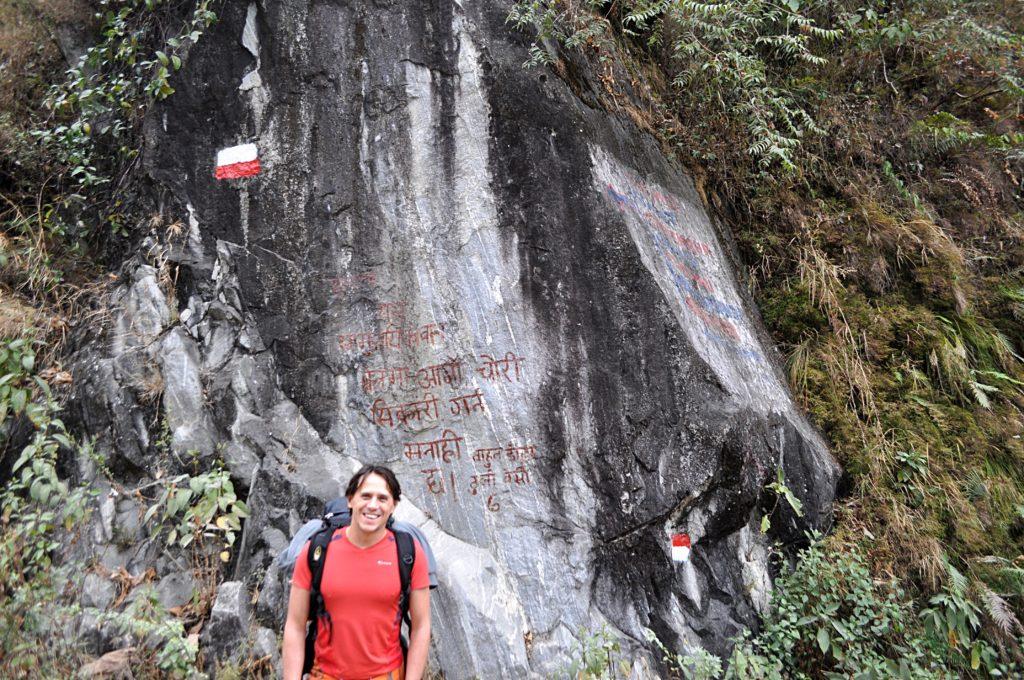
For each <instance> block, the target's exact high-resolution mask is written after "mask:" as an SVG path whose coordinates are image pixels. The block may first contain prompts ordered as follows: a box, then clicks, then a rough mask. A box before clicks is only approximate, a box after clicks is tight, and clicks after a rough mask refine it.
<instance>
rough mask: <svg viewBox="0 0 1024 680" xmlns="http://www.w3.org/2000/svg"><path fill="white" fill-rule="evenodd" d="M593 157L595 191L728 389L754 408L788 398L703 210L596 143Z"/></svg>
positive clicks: (781, 402)
mask: <svg viewBox="0 0 1024 680" xmlns="http://www.w3.org/2000/svg"><path fill="white" fill-rule="evenodd" d="M591 156H592V159H593V162H594V181H595V184H596V185H597V188H598V190H599V191H600V193H601V194H602V195H603V196H604V198H605V200H606V201H607V202H608V203H609V204H610V205H611V206H613V207H614V209H615V210H616V211H618V212H619V213H620V214H621V215H623V217H624V218H625V221H626V224H627V226H628V228H629V231H630V234H631V235H632V237H633V240H634V241H635V242H636V244H637V248H638V249H639V251H640V255H641V258H642V260H643V261H644V264H645V265H646V266H647V268H648V269H649V270H650V271H651V272H652V273H653V274H654V275H655V278H656V280H657V282H658V285H659V286H660V287H661V288H662V291H663V292H664V293H665V295H666V297H667V298H668V299H669V300H670V301H671V302H672V306H673V308H674V310H675V312H676V314H677V315H678V316H679V318H680V322H681V325H682V327H683V329H684V330H685V331H686V333H687V334H688V335H689V337H690V340H691V342H692V343H693V345H694V346H695V347H696V348H697V351H698V352H699V353H700V354H701V357H702V358H703V359H704V360H705V361H707V363H708V364H709V365H710V366H711V368H712V369H713V370H714V371H715V373H716V374H718V376H719V378H720V379H721V380H722V382H723V384H724V385H726V386H727V387H728V389H730V390H731V391H732V392H734V393H735V394H737V395H741V396H746V397H747V400H748V401H749V403H751V404H752V405H754V406H755V407H756V408H758V409H759V410H770V409H774V408H782V407H784V405H786V404H788V399H787V397H786V393H785V391H784V389H783V387H782V385H781V383H780V382H779V380H778V378H777V377H776V375H775V374H774V372H773V370H772V368H771V366H770V365H769V364H768V362H767V360H766V358H765V356H764V352H763V351H762V348H761V343H760V340H759V339H758V337H757V335H756V334H755V332H754V330H753V325H752V324H751V322H750V320H749V319H748V318H747V314H746V311H745V310H744V308H743V304H742V302H741V299H740V296H739V293H738V292H737V290H736V284H735V281H734V280H733V278H732V276H731V275H730V273H729V271H728V270H727V269H726V268H725V266H724V263H725V262H726V261H727V260H726V258H725V256H724V253H723V251H722V248H721V246H720V245H719V243H718V236H717V234H716V233H715V230H714V228H713V227H712V225H711V223H710V222H709V221H708V220H707V219H705V218H704V217H703V215H704V212H703V210H701V209H695V208H696V206H690V205H688V201H687V200H685V199H682V198H680V197H679V196H678V195H676V194H675V193H672V192H670V191H668V190H666V189H665V188H663V187H662V186H660V185H659V184H657V183H654V182H651V181H648V180H645V179H643V178H641V177H639V176H638V175H637V174H636V173H635V172H633V171H632V170H630V169H629V168H626V167H624V166H622V165H621V164H619V163H618V161H616V160H615V159H613V158H611V157H609V156H608V155H607V154H605V153H604V152H603V151H601V150H600V149H593V150H592V152H591ZM692 202H693V199H689V203H692Z"/></svg>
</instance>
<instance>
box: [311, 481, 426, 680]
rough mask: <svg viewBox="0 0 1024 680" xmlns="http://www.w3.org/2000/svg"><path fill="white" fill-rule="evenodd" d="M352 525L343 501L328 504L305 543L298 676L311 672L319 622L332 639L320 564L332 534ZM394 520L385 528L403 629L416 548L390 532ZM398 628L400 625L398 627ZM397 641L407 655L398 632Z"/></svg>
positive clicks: (405, 536) (398, 533)
mask: <svg viewBox="0 0 1024 680" xmlns="http://www.w3.org/2000/svg"><path fill="white" fill-rule="evenodd" d="M351 521H352V513H351V512H350V511H349V509H348V504H347V502H346V501H345V499H344V498H339V499H336V500H333V501H331V502H330V503H328V504H327V507H326V508H324V516H323V526H322V527H321V528H320V530H319V531H317V532H316V533H315V534H313V537H312V538H310V539H309V553H308V554H307V555H306V562H307V564H308V565H309V573H310V574H311V576H312V579H311V582H310V587H309V621H308V623H307V624H306V656H305V659H304V661H303V664H302V674H303V675H305V674H306V673H309V672H310V671H311V670H312V669H313V655H314V654H315V650H316V634H317V628H318V627H319V626H318V625H317V623H318V621H319V620H320V619H323V620H324V622H325V623H326V624H327V632H328V635H332V634H333V632H334V627H333V624H332V622H331V615H330V613H329V612H328V611H327V608H326V606H325V605H324V596H323V593H321V592H320V581H321V580H322V579H323V577H324V562H325V561H326V560H327V548H328V547H329V546H330V544H331V538H332V537H333V536H334V532H335V530H337V529H340V528H341V527H347V526H348V525H349V523H351ZM393 523H394V518H393V517H389V518H388V523H387V528H388V529H391V531H392V533H393V534H394V535H395V543H396V544H397V548H398V577H399V580H400V582H401V595H400V596H399V599H398V611H399V613H400V614H401V617H400V618H399V621H404V622H405V625H406V626H409V625H410V620H409V593H410V586H411V584H412V567H413V564H414V563H415V561H416V546H415V543H414V542H413V537H412V535H411V534H409V533H407V532H405V531H396V530H395V529H394V528H392V524H393ZM399 627H401V623H399ZM399 633H400V635H399V639H400V640H401V643H402V655H403V656H404V655H405V654H406V652H407V651H408V644H407V643H406V640H405V636H404V635H401V630H399Z"/></svg>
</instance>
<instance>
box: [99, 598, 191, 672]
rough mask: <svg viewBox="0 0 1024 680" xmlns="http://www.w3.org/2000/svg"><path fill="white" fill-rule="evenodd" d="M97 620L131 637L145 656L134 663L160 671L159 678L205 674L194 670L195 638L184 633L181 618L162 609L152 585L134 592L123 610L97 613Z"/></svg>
mask: <svg viewBox="0 0 1024 680" xmlns="http://www.w3.org/2000/svg"><path fill="white" fill-rule="evenodd" d="M97 620H98V621H99V623H101V624H108V623H109V624H112V625H113V626H114V627H115V628H116V629H117V630H118V631H119V632H120V633H121V634H122V635H129V636H131V638H132V639H133V640H134V642H135V644H136V645H137V647H138V650H139V651H140V652H141V654H142V655H144V656H145V657H146V658H143V659H141V660H138V661H137V662H136V663H137V664H139V665H142V666H143V667H150V668H153V669H155V670H157V671H159V673H160V676H161V677H168V678H200V677H206V676H205V675H201V674H200V673H199V672H198V671H197V669H196V655H197V654H198V652H199V644H198V641H197V639H196V638H194V637H190V636H188V635H186V634H185V627H184V625H183V624H182V622H181V620H180V619H177V618H175V617H173V616H171V615H170V614H169V613H168V612H167V610H166V609H164V608H163V606H162V605H161V604H160V601H159V599H158V598H157V595H156V592H155V590H154V589H153V588H151V587H147V588H144V589H140V590H139V591H137V593H136V594H135V596H134V599H133V600H132V601H131V603H130V604H129V605H128V606H127V607H126V608H125V609H124V610H123V611H106V612H99V613H98V616H97Z"/></svg>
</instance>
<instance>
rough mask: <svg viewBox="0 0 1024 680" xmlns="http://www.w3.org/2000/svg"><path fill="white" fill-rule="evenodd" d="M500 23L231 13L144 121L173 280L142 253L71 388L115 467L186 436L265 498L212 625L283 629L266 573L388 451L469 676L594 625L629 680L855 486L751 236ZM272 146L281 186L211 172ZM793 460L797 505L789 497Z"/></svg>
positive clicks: (289, 1)
mask: <svg viewBox="0 0 1024 680" xmlns="http://www.w3.org/2000/svg"><path fill="white" fill-rule="evenodd" d="M508 9H509V8H508V5H507V3H502V2H491V1H490V0H461V1H460V0H430V1H428V2H412V1H409V0H405V1H397V0H396V1H391V0H374V1H373V2H370V1H366V2H341V1H336V2H327V1H321V0H262V1H260V2H252V3H248V2H238V1H235V0H228V2H225V3H224V4H223V6H222V8H221V10H220V19H219V21H218V23H217V24H216V25H215V26H214V27H212V28H211V29H210V30H209V31H208V32H207V33H206V34H205V35H204V36H203V38H202V40H201V41H200V42H199V44H198V45H196V46H195V47H194V48H192V50H191V51H190V53H189V57H188V60H187V63H186V66H185V68H184V69H183V70H182V71H181V73H180V74H179V75H177V76H176V77H175V80H174V82H173V85H174V87H175V89H176V93H175V94H174V96H173V97H171V98H170V99H169V100H167V102H165V103H162V104H161V105H159V106H157V107H155V110H154V111H151V113H150V115H149V117H148V120H147V126H146V149H145V152H144V156H143V159H144V164H145V169H146V172H147V174H148V176H149V177H150V178H151V179H152V181H153V183H154V186H155V187H156V193H157V194H158V196H159V201H158V205H159V210H160V211H161V213H162V215H163V216H164V220H165V222H166V223H173V225H174V226H175V229H174V230H173V234H174V235H173V236H172V238H171V245H170V247H167V248H165V249H164V252H163V253H162V255H161V257H162V258H163V260H162V261H163V262H165V263H169V264H170V265H173V266H175V271H176V274H175V275H174V276H164V275H163V273H164V270H162V269H161V268H160V266H158V264H154V262H155V260H154V257H153V255H152V252H150V251H146V250H145V249H143V250H140V252H139V254H138V255H137V256H136V257H134V258H133V259H132V260H129V261H128V262H126V263H125V265H124V268H123V271H122V282H123V283H122V284H121V286H120V287H119V288H118V290H117V292H116V293H115V294H114V305H113V310H114V311H113V314H112V319H111V322H110V324H109V325H108V327H107V328H105V329H104V331H103V332H102V333H100V332H98V333H96V337H95V339H93V341H92V342H91V343H89V344H87V345H86V346H84V347H83V349H82V350H81V351H80V352H79V356H78V360H77V369H76V384H77V385H78V390H79V392H78V400H77V402H76V403H77V408H78V411H79V415H80V420H81V424H82V427H84V428H85V429H86V430H88V431H89V432H90V433H92V434H95V435H98V436H99V442H98V447H99V448H100V449H102V450H103V451H105V452H106V453H107V454H108V456H109V464H110V467H111V469H112V470H114V471H115V473H117V474H120V475H122V476H127V477H132V478H135V479H143V480H144V479H146V478H147V476H152V475H154V474H155V470H154V469H153V467H154V465H155V463H154V461H155V460H156V458H157V456H156V454H155V452H156V451H157V450H158V449H159V447H160V446H165V447H168V448H169V450H170V451H171V453H172V454H173V456H172V457H177V458H178V459H179V460H187V459H188V458H189V454H190V452H191V453H193V454H195V455H198V456H199V457H200V458H201V459H204V460H209V459H212V458H214V457H216V458H219V459H221V460H223V461H224V464H225V465H226V467H227V469H229V470H230V472H231V475H232V478H233V479H234V480H235V484H236V487H237V488H238V490H239V492H240V493H241V494H242V495H244V496H245V497H246V498H247V501H248V503H249V505H250V507H251V509H252V517H251V518H250V519H249V520H248V522H247V526H246V528H245V531H244V533H243V535H242V537H241V540H240V543H239V544H238V545H237V546H236V556H235V557H234V558H233V561H232V564H231V565H230V569H231V570H232V573H230V574H229V575H228V576H229V578H232V579H233V580H234V581H235V582H233V583H231V584H230V588H229V589H227V590H226V588H228V586H227V585H223V586H221V591H220V593H219V594H218V597H217V603H216V605H215V607H214V610H213V617H214V619H216V620H215V621H212V622H211V625H210V626H209V630H210V631H211V632H210V633H209V634H210V635H213V634H214V633H216V636H218V637H222V638H223V639H224V641H226V640H228V639H230V640H237V639H240V638H241V637H242V636H243V632H242V631H241V630H240V626H241V624H242V621H243V619H245V618H247V617H249V616H250V612H249V607H248V600H247V598H248V597H249V594H248V592H247V590H246V589H251V590H252V591H253V592H257V593H258V596H257V598H256V601H255V605H254V607H253V608H252V616H253V617H254V618H255V619H256V620H257V621H256V623H257V624H258V625H262V626H264V627H267V628H269V629H270V630H273V631H280V629H281V625H282V622H283V617H284V606H285V603H286V602H287V592H288V574H286V573H282V572H281V571H280V570H278V569H277V568H276V567H274V566H273V565H272V564H271V562H272V559H273V558H274V556H275V555H276V554H277V551H279V550H280V549H281V547H282V546H283V545H284V544H285V542H286V540H287V537H288V536H290V535H291V533H292V532H293V531H294V530H295V529H297V528H298V526H299V525H301V523H302V522H303V521H305V520H306V519H307V518H309V517H310V516H315V515H316V514H318V511H319V508H321V507H322V504H323V502H324V501H325V500H327V499H329V498H332V497H335V496H337V495H339V493H340V488H341V487H342V486H343V484H344V483H345V481H346V480H347V479H348V477H349V476H350V475H351V473H352V472H353V471H354V470H355V469H357V468H358V466H359V465H360V464H361V463H363V462H376V463H386V464H388V465H391V466H393V467H394V468H395V470H396V471H397V472H398V475H399V478H400V480H401V481H402V484H403V500H402V502H401V503H400V505H399V507H398V511H397V514H398V516H399V518H401V519H403V520H406V521H409V522H413V523H415V524H417V525H419V526H421V527H422V529H423V531H424V532H425V533H426V535H427V536H428V538H429V540H430V542H431V545H432V546H433V548H434V551H435V553H436V555H437V558H438V563H439V574H438V575H439V580H440V583H441V585H440V587H439V588H438V589H437V590H436V591H434V593H433V600H432V607H433V624H434V636H433V645H432V659H433V663H434V664H435V665H436V666H437V667H439V668H440V669H442V670H443V671H444V673H445V677H446V678H449V679H450V680H460V679H462V678H471V677H483V678H525V677H546V676H549V675H551V674H557V673H558V672H559V670H561V669H564V668H565V666H566V664H567V660H568V659H569V658H570V657H571V655H572V653H573V650H574V649H577V648H578V645H579V640H580V639H581V637H582V634H583V633H585V632H586V633H593V632H595V631H598V630H601V629H602V627H607V630H608V631H609V634H610V635H612V636H614V637H616V638H618V639H620V641H621V643H622V644H623V646H624V648H625V653H626V654H628V655H629V658H635V659H637V661H636V666H635V668H634V673H633V675H634V677H638V678H640V677H651V676H652V675H653V674H655V673H656V672H657V671H656V670H652V669H656V667H657V661H656V660H655V659H656V656H657V655H655V654H652V653H650V650H649V646H648V643H647V642H646V639H645V632H644V631H645V629H651V630H653V631H654V632H655V633H656V634H657V635H658V636H659V637H660V638H661V640H663V641H664V643H665V644H666V645H667V646H668V647H670V648H673V649H677V650H681V649H683V648H686V647H692V646H695V645H701V646H704V647H706V648H708V649H710V650H712V651H715V652H719V653H722V652H724V651H726V649H727V648H728V640H729V639H730V638H731V637H732V636H734V635H736V634H737V633H738V632H739V631H740V630H741V629H742V628H743V627H746V626H749V625H752V624H754V623H755V622H756V614H757V611H758V610H759V609H761V608H763V607H764V605H765V603H766V601H767V596H768V591H769V589H770V583H771V581H770V576H769V564H768V550H767V545H768V544H769V542H771V541H773V540H779V541H782V542H784V543H788V542H793V541H796V540H799V539H800V537H801V536H802V534H803V532H804V531H805V530H806V529H808V528H811V527H818V528H823V527H825V526H827V524H828V522H829V518H830V507H831V503H832V500H833V496H834V493H835V485H836V479H837V476H838V469H837V467H836V464H835V462H834V461H833V460H832V458H831V457H830V454H829V453H828V451H827V450H826V449H825V447H824V445H823V443H822V440H821V439H820V437H819V436H818V435H817V434H816V433H815V431H814V430H813V429H812V428H811V427H810V426H809V425H808V423H807V422H806V420H805V418H804V417H803V416H802V415H801V414H800V413H799V412H798V410H797V408H796V407H795V406H794V404H793V402H792V400H791V397H790V395H789V394H788V391H787V388H786V387H785V384H784V382H783V381H782V380H781V378H780V373H779V371H778V369H777V359H776V354H775V351H774V349H773V348H772V347H771V346H770V344H769V343H768V342H767V341H766V339H765V336H764V333H763V331H762V330H761V328H760V325H759V322H758V319H757V312H756V310H755V309H753V308H752V307H751V305H750V302H749V300H748V299H747V297H746V295H745V294H744V292H743V288H742V286H741V284H740V283H739V282H738V281H737V276H736V273H735V267H734V265H733V262H732V259H733V258H732V256H731V246H730V242H729V241H728V239H727V238H726V237H725V236H723V235H722V234H721V233H720V230H719V229H718V228H717V227H716V225H715V223H714V222H713V221H712V219H711V218H710V217H709V216H708V213H707V211H706V210H705V208H704V206H703V204H702V202H701V200H700V198H699V195H698V193H697V192H696V191H695V189H694V187H693V184H692V182H691V181H690V180H689V179H688V177H687V176H686V174H685V173H684V172H683V171H682V170H681V169H680V168H679V167H678V166H677V165H675V164H674V163H673V162H672V161H670V160H669V159H668V158H666V156H665V155H663V153H662V152H661V151H660V149H659V147H658V144H657V143H656V141H655V140H653V139H652V138H651V137H650V136H648V135H646V134H644V133H641V132H639V131H638V130H637V129H636V128H635V127H634V126H633V124H632V123H630V122H629V120H628V118H626V117H625V116H622V115H617V114H615V113H609V112H607V111H605V110H603V109H600V108H598V107H597V106H596V105H595V102H596V99H595V98H594V97H593V96H588V94H587V93H588V92H592V90H588V88H592V87H593V86H592V85H591V82H592V81H591V80H590V79H589V78H588V76H587V75H586V70H585V69H583V68H578V69H576V71H577V76H576V78H577V82H576V83H575V86H574V87H573V88H570V87H569V86H567V85H566V83H565V82H563V80H561V79H559V78H557V77H556V76H555V75H554V74H553V73H552V72H551V71H549V70H538V69H525V68H523V66H522V64H523V62H524V61H525V60H526V58H527V56H528V55H527V46H528V44H527V37H526V36H524V35H521V34H517V33H515V32H514V31H513V29H512V28H511V27H510V26H508V25H506V23H505V18H506V16H507V13H508ZM249 142H251V143H255V144H256V145H257V147H258V150H259V159H260V165H261V171H260V173H259V174H258V175H256V176H255V177H251V178H246V179H234V180H224V181H218V180H216V179H215V178H214V160H215V157H216V154H217V151H218V150H220V149H223V148H226V147H229V146H233V145H236V144H241V143H249ZM169 233H171V232H169ZM157 240H158V241H159V239H157ZM149 245H150V246H152V244H149ZM158 259H159V258H158ZM154 394H156V395H157V397H158V398H154ZM154 404H158V405H157V406H154ZM154 409H156V410H157V411H158V414H159V417H156V418H154V417H153V412H154ZM161 424H162V425H161ZM161 427H164V428H165V431H164V432H163V434H161ZM158 440H162V441H158ZM779 467H781V468H782V469H783V471H784V473H785V479H786V482H787V484H788V485H789V486H790V488H792V489H793V491H794V492H795V493H796V495H797V496H799V497H800V498H801V499H802V501H803V504H804V514H803V516H802V517H797V516H796V515H794V514H793V513H792V512H791V511H790V510H789V508H788V507H787V506H786V505H785V503H776V499H775V497H774V495H773V494H772V493H770V492H767V491H765V486H766V484H768V483H769V482H771V481H773V480H774V479H775V475H776V469H777V468H779ZM106 503H107V504H106V505H104V506H103V507H102V512H101V517H102V518H103V520H102V522H101V524H100V525H99V526H98V527H97V529H96V531H95V532H94V536H95V540H97V541H98V542H103V541H104V540H106V541H110V540H111V532H112V530H113V529H112V526H111V525H112V523H113V521H114V519H115V511H117V510H119V508H117V507H115V506H114V505H113V503H111V502H110V501H107V502H106ZM772 508H774V515H773V518H772V525H773V529H772V533H771V534H770V535H769V536H767V537H766V536H762V535H761V533H760V531H759V529H758V522H759V520H760V517H761V515H762V514H763V513H764V512H765V511H770V510H772ZM131 530H132V531H134V530H135V527H134V526H133V527H131ZM678 532H685V533H687V534H688V535H689V536H690V538H691V540H692V550H691V552H690V558H689V560H688V561H687V562H684V563H681V564H675V563H673V561H672V559H671V556H670V536H671V535H672V534H674V533H678ZM161 564H164V566H163V567H161V568H160V569H159V570H158V571H160V572H161V573H160V574H159V576H160V577H165V576H166V573H164V572H168V571H173V561H171V560H164V562H162V563H161ZM229 596H230V597H229ZM97 597H99V595H97ZM172 599H174V601H175V602H178V601H180V600H181V599H182V598H180V597H175V598H172ZM222 633H223V635H222ZM263 637H267V634H266V633H264V634H263ZM264 642H265V641H264ZM222 644H223V642H222ZM267 644H269V643H267Z"/></svg>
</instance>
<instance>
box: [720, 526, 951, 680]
mask: <svg viewBox="0 0 1024 680" xmlns="http://www.w3.org/2000/svg"><path fill="white" fill-rule="evenodd" d="M730 666H731V667H732V668H731V669H730V676H729V677H735V678H747V679H753V678H776V677H786V678H793V679H794V680H801V679H804V678H818V677H837V678H838V677H858V678H865V679H870V678H877V679H878V680H882V679H888V678H945V677H951V676H950V675H949V674H948V673H946V672H945V671H943V670H942V665H941V663H940V662H939V660H938V659H937V658H936V656H935V654H934V652H933V651H932V645H931V644H930V642H929V641H928V640H926V639H925V637H924V635H923V632H922V630H921V629H920V627H919V626H918V624H917V621H916V618H915V617H914V616H913V605H912V603H911V602H910V601H909V600H908V599H906V598H905V597H904V596H903V594H902V593H901V591H900V590H899V589H898V588H897V587H896V586H895V585H894V584H892V583H887V582H878V581H876V580H875V579H874V578H873V577H872V576H871V573H870V571H869V570H868V567H867V565H866V564H865V562H864V560H863V559H862V558H861V557H860V556H859V555H857V554H855V553H832V554H829V553H827V552H826V550H825V548H824V546H823V544H822V543H821V542H819V541H818V540H815V541H813V542H812V544H811V545H810V547H808V548H806V549H804V550H802V551H801V552H800V554H799V556H798V560H797V564H796V568H795V569H794V570H793V571H792V572H790V573H788V574H784V575H783V576H782V577H781V578H780V579H779V580H778V581H777V583H776V589H775V592H774V593H773V596H772V601H771V608H770V612H769V613H768V615H767V616H766V617H765V620H764V627H763V628H762V631H761V633H760V634H759V635H758V636H757V637H756V638H753V639H750V640H741V641H740V642H739V643H738V644H737V647H736V651H735V652H734V655H733V659H732V660H731V662H730ZM783 670H784V675H780V671H783Z"/></svg>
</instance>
